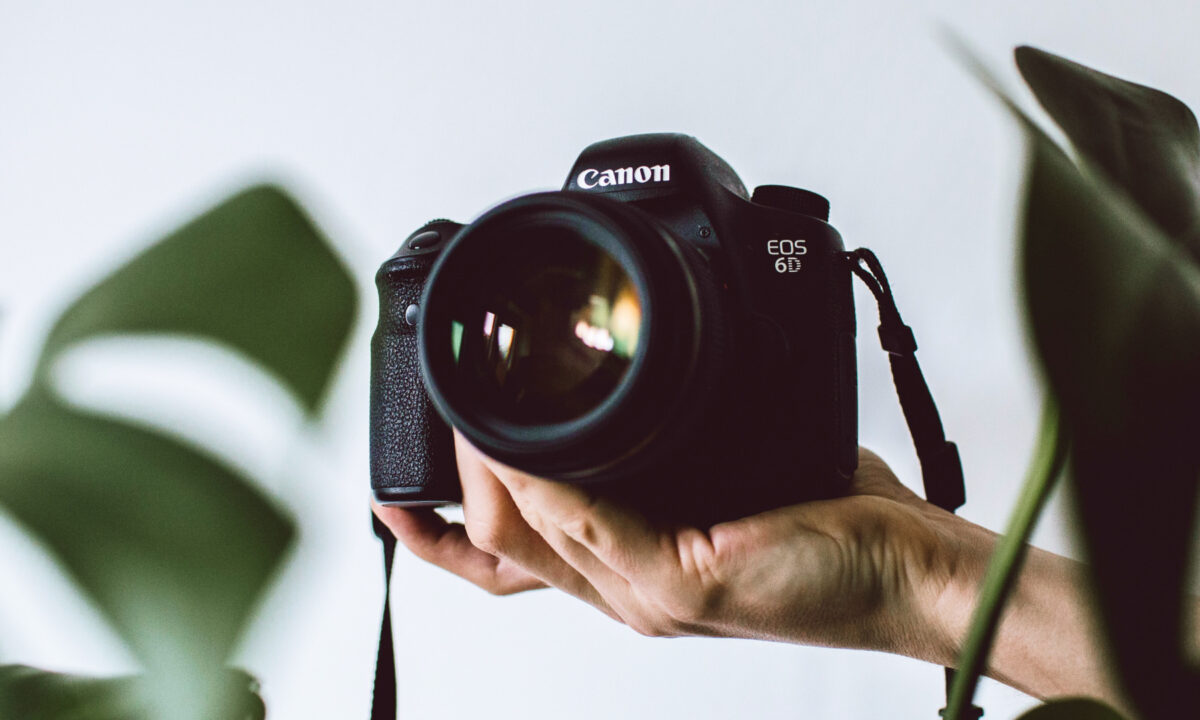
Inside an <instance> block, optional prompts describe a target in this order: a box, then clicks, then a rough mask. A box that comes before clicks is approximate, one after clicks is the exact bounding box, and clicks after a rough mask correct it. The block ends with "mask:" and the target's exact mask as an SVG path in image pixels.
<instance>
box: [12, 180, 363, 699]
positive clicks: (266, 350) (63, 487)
mask: <svg viewBox="0 0 1200 720" xmlns="http://www.w3.org/2000/svg"><path fill="white" fill-rule="evenodd" d="M355 306H356V294H355V290H354V285H353V282H352V280H351V278H350V277H349V275H348V274H347V272H346V271H345V268H344V267H343V265H342V264H341V263H340V262H339V261H338V260H337V258H336V257H335V256H334V254H333V253H332V251H331V250H330V248H329V247H328V246H327V245H326V243H325V241H324V240H323V238H322V237H321V235H320V233H319V232H318V231H317V230H316V228H315V227H313V225H312V224H311V223H310V222H309V221H308V219H307V218H306V217H305V216H304V214H303V213H302V212H301V211H300V210H299V208H298V207H297V206H296V205H295V203H294V202H293V201H292V200H291V199H290V198H289V197H288V196H286V195H285V194H284V193H282V192H281V191H279V190H278V189H276V188H272V187H266V186H263V187H256V188H252V189H249V190H247V191H244V192H242V193H240V194H238V195H236V196H234V197H233V198H231V199H230V200H228V201H226V202H225V203H223V204H221V205H219V206H217V207H215V208H213V209H212V210H210V211H209V212H207V213H206V214H204V215H203V216H201V217H199V218H198V219H196V220H194V221H192V222H191V223H189V224H187V225H186V226H184V227H183V228H182V229H180V230H178V231H176V232H174V233H172V234H171V235H169V236H168V237H167V238H165V239H164V240H162V241H161V242H159V243H158V244H156V245H154V246H152V247H151V248H150V249H148V250H146V251H145V252H144V253H142V254H141V255H140V256H138V257H136V258H135V259H134V260H132V261H131V262H130V263H128V264H127V265H125V266H124V267H122V268H120V269H118V270H117V271H115V272H114V273H112V274H111V275H109V276H108V277H106V278H105V279H103V280H102V281H101V282H100V283H99V284H97V285H96V286H95V287H93V288H92V289H91V290H89V291H88V292H87V293H85V294H84V295H83V296H82V297H81V298H80V299H78V300H77V301H76V302H75V303H73V304H72V305H71V306H70V307H69V308H68V309H67V310H66V311H65V312H64V313H63V315H62V317H60V318H59V320H58V322H57V323H56V324H55V325H54V328H53V330H52V331H51V333H50V336H49V338H48V339H47V341H46V343H45V346H44V349H43V351H42V355H41V358H40V360H39V362H38V366H37V370H36V376H35V378H34V383H33V385H32V387H31V390H30V392H29V394H28V395H27V396H26V397H25V398H24V399H23V400H22V401H21V402H20V403H19V404H18V405H17V407H16V408H15V409H14V410H13V411H12V412H10V413H9V414H8V415H7V416H4V417H2V418H0V505H2V506H4V508H5V509H6V510H7V511H8V512H9V513H10V514H11V515H12V516H13V517H14V518H15V519H16V520H17V521H18V522H20V523H21V524H22V525H23V526H24V527H25V528H26V529H27V530H29V531H30V532H31V533H32V534H33V535H34V536H35V537H36V538H37V539H38V540H39V541H40V542H41V544H42V545H43V546H44V547H45V548H46V549H47V550H48V551H49V552H50V553H51V555H52V556H53V557H54V558H55V559H57V560H58V561H59V562H60V564H61V565H62V566H63V568H64V570H65V571H66V572H67V573H68V574H69V575H70V576H71V577H72V578H73V579H74V580H75V581H76V583H77V584H78V586H79V587H80V588H81V589H82V590H83V591H84V592H85V593H86V594H87V595H88V597H89V598H90V599H91V601H92V602H93V603H95V605H96V606H97V607H98V608H99V609H100V611H101V612H102V613H103V614H104V616H105V617H106V618H107V619H108V620H109V621H110V622H111V623H112V625H113V626H114V628H115V629H116V630H117V631H118V632H119V633H120V635H121V637H122V638H124V640H125V641H126V642H127V643H128V644H129V646H130V647H131V648H132V649H133V651H134V652H135V653H136V655H137V656H138V657H139V659H140V660H141V661H142V664H143V666H144V668H145V669H146V676H145V678H146V679H145V682H143V683H133V684H130V683H115V684H111V685H104V686H103V687H105V688H108V689H109V690H108V691H111V693H115V694H119V693H120V689H121V688H129V687H141V688H144V692H141V693H140V694H139V695H138V697H130V698H126V699H124V700H121V702H129V703H134V704H138V703H149V705H147V707H150V708H153V710H152V711H150V712H151V714H152V715H154V716H155V717H172V718H177V719H190V720H202V719H203V720H209V719H210V718H217V717H232V716H230V715H229V713H230V712H234V711H236V709H237V707H238V706H237V703H238V702H240V701H241V700H240V698H243V696H244V695H245V692H244V690H243V691H241V692H240V694H239V692H237V691H236V689H233V690H231V686H230V684H229V683H228V675H227V673H226V671H225V670H224V669H223V666H224V664H225V663H226V662H227V660H228V658H229V655H230V653H231V652H232V651H233V649H234V647H235V644H236V642H237V640H238V638H239V636H240V634H241V632H242V631H243V629H244V628H245V626H246V624H247V623H248V621H249V619H250V617H251V613H252V610H253V608H254V606H255V604H256V602H257V600H258V599H259V598H260V596H261V594H262V592H263V590H264V588H265V586H266V584H267V583H268V582H269V580H270V578H271V576H272V574H273V573H274V572H275V571H276V570H277V568H278V567H279V564H280V562H281V560H282V558H283V555H284V553H285V551H286V548H287V547H288V545H289V543H290V541H291V539H292V536H293V534H294V530H293V526H292V522H291V521H290V520H289V519H288V518H287V517H286V516H285V515H284V514H283V513H282V512H281V511H280V510H279V509H278V508H277V507H275V506H274V505H273V504H272V503H270V502H269V501H267V499H266V498H264V497H263V496H262V494H261V493H259V492H258V491H257V490H255V489H254V488H253V486H252V485H251V484H250V483H249V482H248V481H247V479H246V478H244V477H242V476H240V475H239V474H238V473H237V472H235V471H233V470H232V469H230V468H229V467H228V466H226V465H225V464H224V463H222V462H220V461H219V460H217V459H216V458H215V456H214V455H212V454H210V453H209V452H207V451H203V450H201V449H199V448H196V447H193V446H191V445H188V444H185V443H183V442H181V441H180V440H177V439H175V438H174V437H172V436H168V435H165V434H163V433H160V432H156V431H153V430H150V429H148V428H144V427H140V426H137V425H134V424H130V423H128V422H124V421H118V420H115V419H111V418H106V417H103V416H100V415H97V414H94V413H90V412H82V411H79V410H76V409H72V408H69V407H67V406H66V405H65V404H63V403H62V401H61V400H59V399H58V398H57V396H56V393H55V390H54V387H53V383H52V382H51V380H52V373H51V370H52V368H53V366H54V362H55V360H56V359H57V357H58V356H59V355H60V354H61V353H62V352H63V351H64V350H65V349H66V348H67V347H69V346H70V345H72V344H73V343H77V342H80V341H83V340H86V339H88V338H91V337H96V336H101V335H114V334H117V335H120V334H130V333H170V334H183V335H190V336H194V337H199V338H200V339H204V340H209V341H212V342H217V343H221V344H223V345H225V346H227V347H229V348H231V349H233V350H235V351H237V352H240V353H241V354H243V355H245V356H247V357H248V358H249V359H250V360H251V361H254V362H257V363H259V364H261V365H262V366H264V367H265V369H266V370H267V371H269V372H270V373H272V374H273V375H274V376H275V377H277V378H278V379H279V380H280V381H281V382H282V383H284V384H285V385H286V386H287V387H288V388H289V389H290V390H291V391H292V392H293V393H294V394H295V396H296V397H297V398H299V400H300V402H301V404H302V405H303V406H304V408H305V409H306V411H307V412H308V413H309V414H310V415H315V414H316V412H317V411H318V410H319V409H320V407H321V404H322V399H323V397H324V395H325V391H326V389H327V387H328V385H329V383H330V379H331V376H332V373H333V370H334V369H335V367H336V364H337V361H338V358H339V356H340V354H341V351H342V348H343V346H344V345H345V341H346V339H347V337H348V335H349V332H350V329H351V325H352V322H353V318H354V314H355ZM20 677H24V676H20ZM18 679H20V678H19V677H17V676H12V675H9V676H0V691H11V690H12V688H11V687H9V688H6V687H5V686H6V681H7V683H8V684H11V683H12V682H16V681H17V680H18ZM63 680H64V682H66V683H68V684H69V683H70V682H74V681H71V680H69V679H65V678H64V679H63ZM80 682H83V681H80ZM35 686H36V687H42V685H36V684H35ZM50 686H51V687H53V686H54V683H51V684H50ZM23 687H25V688H26V689H28V688H29V687H30V686H29V685H28V683H26V684H25V685H24V686H23ZM64 687H66V686H64ZM71 687H85V688H91V687H98V686H94V685H87V684H86V683H84V684H83V685H78V686H75V685H71ZM108 691H106V692H108ZM84 695H86V693H84ZM8 697H10V698H11V697H16V696H14V695H12V693H11V692H10V693H9V695H8ZM81 697H83V695H81ZM113 697H116V695H113ZM138 706H139V707H140V706H141V705H138ZM72 707H74V706H72ZM102 710H103V707H101V706H97V708H96V712H95V713H92V712H91V711H87V710H86V708H84V709H83V710H80V711H79V712H80V713H81V714H71V713H74V712H76V710H75V709H66V710H63V713H65V714H54V713H50V714H48V715H46V717H50V716H53V717H79V718H103V717H106V716H105V715H104V714H103V712H102Z"/></svg>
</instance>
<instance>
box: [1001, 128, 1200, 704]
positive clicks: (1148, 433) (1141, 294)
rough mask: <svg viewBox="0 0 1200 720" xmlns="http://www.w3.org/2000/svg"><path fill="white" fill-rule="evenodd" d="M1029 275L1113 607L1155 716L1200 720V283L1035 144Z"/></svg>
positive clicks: (1085, 519) (1100, 185) (1136, 689)
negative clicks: (1193, 621)
mask: <svg viewBox="0 0 1200 720" xmlns="http://www.w3.org/2000/svg"><path fill="white" fill-rule="evenodd" d="M1031 146H1032V151H1031V161H1030V169H1029V178H1028V181H1027V184H1026V193H1025V214H1024V220H1023V226H1022V227H1023V243H1022V248H1021V265H1022V272H1023V285H1024V291H1025V302H1026V306H1027V310H1028V317H1029V323H1030V327H1031V329H1032V334H1033V339H1034V343H1035V346H1036V349H1037V353H1038V356H1039V357H1040V359H1041V363H1042V366H1043V368H1044V369H1045V372H1046V375H1047V378H1048V379H1049V382H1050V385H1051V387H1052V388H1053V390H1054V393H1055V395H1056V396H1057V397H1058V399H1059V402H1060V404H1061V406H1062V410H1063V415H1064V418H1065V420H1066V425H1067V427H1068V428H1069V430H1070V440H1071V444H1072V448H1073V450H1072V461H1071V462H1072V479H1073V482H1074V487H1075V495H1076V498H1077V501H1078V503H1079V507H1080V516H1081V521H1082V525H1083V529H1084V535H1085V541H1086V546H1087V548H1088V556H1089V559H1090V561H1091V564H1092V569H1093V572H1094V574H1095V578H1096V581H1097V583H1098V584H1099V587H1100V591H1101V592H1100V601H1101V609H1102V611H1103V613H1104V617H1105V621H1106V623H1105V624H1106V627H1107V630H1108V634H1109V638H1110V640H1111V642H1112V644H1113V646H1114V648H1115V650H1116V657H1117V662H1118V666H1119V669H1120V671H1121V676H1122V678H1123V680H1124V681H1125V684H1126V689H1127V691H1128V692H1129V694H1130V696H1131V697H1132V698H1133V699H1134V701H1135V702H1136V703H1137V705H1138V706H1139V708H1141V710H1142V712H1143V713H1144V715H1145V716H1146V717H1147V718H1158V717H1162V718H1167V717H1195V716H1197V715H1198V714H1200V677H1198V676H1197V674H1196V672H1195V671H1194V670H1193V669H1192V668H1190V667H1188V666H1187V664H1186V661H1185V660H1184V654H1183V649H1182V646H1181V640H1182V638H1183V637H1184V628H1185V626H1184V625H1183V624H1182V619H1183V615H1182V602H1183V593H1184V579H1185V577H1186V571H1187V559H1188V550H1189V548H1190V545H1191V534H1192V533H1191V529H1192V524H1193V519H1194V518H1193V514H1194V509H1195V507H1196V491H1197V481H1198V480H1200V443H1197V441H1196V439H1197V438H1198V437H1200V269H1198V268H1197V266H1196V265H1194V264H1192V263H1191V262H1190V260H1189V257H1188V256H1187V254H1186V253H1185V252H1184V251H1183V250H1182V248H1180V247H1179V246H1178V245H1176V244H1175V243H1174V242H1172V241H1171V240H1170V239H1169V238H1167V237H1166V236H1165V235H1164V234H1163V233H1162V232H1161V231H1160V230H1159V228H1158V227H1157V226H1156V225H1155V224H1154V223H1152V222H1151V221H1150V220H1149V219H1148V218H1146V216H1145V215H1144V214H1143V213H1142V212H1141V211H1140V210H1139V209H1138V208H1137V207H1136V206H1135V205H1134V204H1133V203H1131V202H1130V201H1129V200H1128V199H1127V198H1126V196H1125V195H1124V194H1123V193H1121V192H1120V191H1118V190H1115V189H1113V188H1112V187H1110V186H1108V185H1107V184H1106V183H1104V182H1103V181H1102V180H1101V179H1100V178H1099V177H1096V176H1088V175H1085V174H1083V173H1081V172H1080V171H1079V170H1078V169H1077V168H1076V167H1075V166H1074V165H1072V164H1071V163H1070V162H1069V161H1067V160H1066V159H1065V158H1064V157H1063V156H1062V154H1061V153H1060V152H1058V151H1057V149H1056V148H1053V147H1052V146H1050V145H1049V141H1048V140H1046V139H1045V138H1044V137H1042V136H1039V135H1033V136H1032V137H1031Z"/></svg>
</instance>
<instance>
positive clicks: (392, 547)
mask: <svg viewBox="0 0 1200 720" xmlns="http://www.w3.org/2000/svg"><path fill="white" fill-rule="evenodd" d="M371 527H372V528H373V529H374V530H375V537H377V538H379V542H381V543H383V622H382V623H381V624H380V626H379V653H378V655H376V656H375V689H374V691H373V692H372V695H371V720H396V653H395V647H394V645H393V643H392V562H393V560H394V559H395V557H396V536H395V535H392V531H391V530H389V529H388V526H387V525H384V524H383V521H382V520H380V519H379V518H378V517H376V516H375V513H371Z"/></svg>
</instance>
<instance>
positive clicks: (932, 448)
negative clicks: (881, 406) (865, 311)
mask: <svg viewBox="0 0 1200 720" xmlns="http://www.w3.org/2000/svg"><path fill="white" fill-rule="evenodd" d="M850 260H851V263H852V264H851V266H850V269H851V270H853V271H854V274H855V275H858V277H859V278H861V279H862V281H863V282H864V283H866V285H867V287H868V288H870V290H871V293H872V294H873V295H874V296H875V300H876V301H877V302H878V303H879V342H880V344H881V345H883V349H884V350H886V351H887V353H888V356H889V357H888V359H889V360H890V362H891V365H892V380H893V382H895V384H896V395H897V396H898V397H899V398H900V408H901V409H902V410H903V411H904V420H905V422H906V423H907V424H908V431H909V433H910V434H911V435H912V439H913V447H914V448H915V449H916V451H917V460H918V461H920V463H921V479H922V480H923V481H924V483H925V499H926V500H928V501H929V502H931V503H933V504H934V505H937V506H938V507H940V508H944V509H946V510H949V511H950V512H954V511H955V510H956V509H957V508H959V507H960V506H961V505H962V504H963V503H964V502H966V499H967V498H966V490H965V489H964V486H963V472H962V462H961V461H960V460H959V457H958V447H957V446H956V445H955V444H954V443H952V442H950V441H948V440H946V433H945V431H944V430H943V429H942V419H941V417H940V416H939V415H938V411H937V405H936V404H935V403H934V401H933V396H932V395H930V394H929V386H928V385H927V384H926V383H925V376H924V375H922V374H921V366H920V365H918V364H917V355H916V352H917V341H916V338H915V337H914V336H913V332H912V328H910V327H908V326H907V325H905V324H904V321H903V320H902V319H901V318H900V311H899V310H897V309H896V300H895V298H893V297H892V288H891V286H890V285H888V281H887V275H884V273H883V266H882V265H880V264H879V259H878V258H876V257H875V253H873V252H871V251H870V250H867V249H864V248H859V249H858V250H855V251H854V252H852V253H850Z"/></svg>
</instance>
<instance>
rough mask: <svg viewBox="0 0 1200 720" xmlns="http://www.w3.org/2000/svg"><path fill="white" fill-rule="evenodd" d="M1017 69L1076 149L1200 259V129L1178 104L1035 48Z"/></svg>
mask: <svg viewBox="0 0 1200 720" xmlns="http://www.w3.org/2000/svg"><path fill="white" fill-rule="evenodd" d="M1016 59H1017V67H1018V68H1019V69H1020V70H1021V75H1022V76H1024V78H1025V82H1027V83H1029V87H1030V88H1032V89H1033V92H1034V94H1035V95H1036V96H1037V99H1038V102H1040V103H1041V104H1042V107H1044V108H1045V109H1046V112H1048V113H1049V114H1050V116H1051V117H1052V118H1054V121H1055V122H1057V123H1058V125H1059V126H1060V127H1061V128H1062V129H1063V132H1065V133H1066V134H1067V137H1069V138H1070V139H1071V143H1072V144H1073V145H1074V146H1075V148H1076V149H1077V150H1078V151H1079V152H1080V154H1082V155H1083V156H1085V157H1086V158H1087V159H1088V160H1089V161H1090V162H1091V163H1093V164H1094V165H1096V166H1097V167H1099V168H1101V169H1102V170H1103V171H1104V172H1105V174H1106V176H1107V177H1108V179H1109V181H1110V182H1112V183H1113V184H1114V185H1116V186H1118V187H1119V188H1121V189H1122V190H1124V191H1125V192H1126V193H1128V194H1129V196H1130V197H1131V198H1132V199H1133V201H1134V202H1135V203H1136V204H1137V205H1138V206H1139V207H1141V209H1142V210H1143V211H1144V212H1145V213H1146V214H1147V215H1148V216H1149V217H1150V218H1152V219H1153V220H1154V221H1155V222H1157V223H1158V225H1159V227H1160V228H1161V229H1162V230H1163V231H1164V232H1166V233H1167V235H1169V236H1171V237H1172V238H1175V239H1178V240H1180V241H1181V242H1182V243H1183V244H1184V245H1185V247H1187V248H1188V250H1189V252H1190V253H1191V254H1192V257H1193V258H1194V259H1196V260H1200V128H1197V125H1196V116H1195V115H1193V114H1192V111H1191V110H1189V109H1188V107H1187V106H1186V105H1184V104H1183V103H1182V102H1180V101H1179V100H1178V99H1176V98H1174V97H1172V96H1170V95H1168V94H1166V93H1164V92H1162V91H1159V90H1156V89H1154V88H1150V87H1146V86H1145V85H1138V84H1136V83H1132V82H1129V81H1127V80H1122V79H1120V78H1116V77H1113V76H1112V75H1106V74H1104V73H1102V72H1098V71H1096V70H1093V69H1092V68H1089V67H1085V66H1083V65H1080V64H1078V63H1075V62H1071V61H1070V60H1067V59H1066V58H1062V57H1059V56H1058V55H1054V54H1051V53H1048V52H1046V51H1044V50H1039V49H1037V48H1032V47H1019V48H1017V50H1016Z"/></svg>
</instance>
